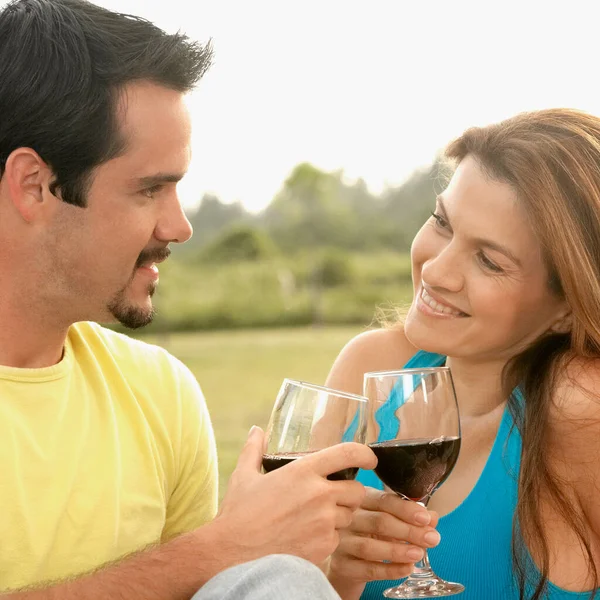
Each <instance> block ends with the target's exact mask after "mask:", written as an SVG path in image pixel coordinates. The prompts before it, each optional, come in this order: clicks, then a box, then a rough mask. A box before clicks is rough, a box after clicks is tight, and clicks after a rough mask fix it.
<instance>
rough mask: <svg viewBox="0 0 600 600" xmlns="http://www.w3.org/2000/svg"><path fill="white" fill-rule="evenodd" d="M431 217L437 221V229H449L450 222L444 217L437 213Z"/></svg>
mask: <svg viewBox="0 0 600 600" xmlns="http://www.w3.org/2000/svg"><path fill="white" fill-rule="evenodd" d="M431 216H432V217H433V218H434V219H435V224H436V226H437V227H441V228H442V229H449V226H448V221H446V219H444V217H442V215H438V214H437V213H434V212H432V213H431Z"/></svg>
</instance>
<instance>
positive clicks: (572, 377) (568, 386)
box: [551, 357, 600, 424]
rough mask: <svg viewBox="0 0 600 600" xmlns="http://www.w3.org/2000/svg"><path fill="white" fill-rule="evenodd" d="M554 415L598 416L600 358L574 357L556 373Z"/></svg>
mask: <svg viewBox="0 0 600 600" xmlns="http://www.w3.org/2000/svg"><path fill="white" fill-rule="evenodd" d="M555 381H556V386H555V389H554V398H553V400H554V401H553V403H552V410H551V415H552V416H554V417H555V418H557V419H558V420H562V419H565V420H566V422H568V421H570V420H572V419H579V418H584V419H594V418H596V419H598V422H599V424H600V359H598V358H583V357H576V358H571V359H570V360H569V361H568V362H567V363H566V365H565V366H563V368H562V369H560V371H559V372H558V373H557V375H556V379H555Z"/></svg>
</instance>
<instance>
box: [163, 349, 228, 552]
mask: <svg viewBox="0 0 600 600" xmlns="http://www.w3.org/2000/svg"><path fill="white" fill-rule="evenodd" d="M177 362H178V361H177ZM178 370H179V378H178V379H179V399H180V402H181V413H180V417H181V421H180V423H179V427H180V429H181V435H180V436H179V448H178V449H177V450H178V451H177V454H178V460H177V463H178V469H177V480H176V482H175V486H174V488H173V491H172V493H171V497H170V498H169V501H168V504H167V514H166V521H165V527H164V530H163V535H162V540H163V541H166V540H168V539H171V538H173V537H175V536H177V535H180V534H182V533H186V532H188V531H192V530H193V529H196V528H198V527H200V526H201V525H204V524H205V523H208V522H209V521H211V520H212V519H213V518H214V517H215V515H216V513H217V503H218V470H217V449H216V444H215V437H214V432H213V428H212V423H211V421H210V416H209V414H208V409H207V406H206V402H205V400H204V396H203V394H202V391H201V389H200V386H199V385H198V382H197V381H196V378H195V377H194V375H193V374H192V373H191V372H190V370H189V369H188V368H187V367H185V366H184V365H183V364H181V363H179V369H178Z"/></svg>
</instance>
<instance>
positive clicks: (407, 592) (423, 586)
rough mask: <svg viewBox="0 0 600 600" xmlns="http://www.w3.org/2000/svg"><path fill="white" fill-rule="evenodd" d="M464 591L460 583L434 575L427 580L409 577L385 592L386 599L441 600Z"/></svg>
mask: <svg viewBox="0 0 600 600" xmlns="http://www.w3.org/2000/svg"><path fill="white" fill-rule="evenodd" d="M464 591H465V586H464V585H461V584H460V583H452V582H450V581H444V580H443V579H440V578H439V577H436V576H435V575H434V576H433V577H427V578H422V579H421V578H417V577H409V578H408V579H407V580H406V581H405V582H404V583H403V584H401V585H399V586H396V587H393V588H390V589H388V590H385V592H383V595H384V596H385V597H386V598H441V597H443V596H454V595H456V594H460V593H461V592H464Z"/></svg>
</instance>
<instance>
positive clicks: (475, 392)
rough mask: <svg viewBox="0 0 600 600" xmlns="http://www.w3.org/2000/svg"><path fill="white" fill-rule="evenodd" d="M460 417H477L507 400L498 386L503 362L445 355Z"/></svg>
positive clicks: (500, 381)
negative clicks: (478, 360)
mask: <svg viewBox="0 0 600 600" xmlns="http://www.w3.org/2000/svg"><path fill="white" fill-rule="evenodd" d="M446 365H447V366H448V367H450V370H451V371H452V379H453V381H454V387H455V388H456V397H457V399H458V407H459V410H460V414H461V417H479V416H482V415H485V414H489V413H491V412H493V411H494V410H495V409H497V408H498V407H499V406H503V405H504V403H505V402H506V400H507V397H506V392H505V391H504V390H503V386H502V369H503V368H504V365H505V362H504V361H500V362H485V363H483V362H473V361H470V360H468V359H462V358H452V357H448V359H447V361H446Z"/></svg>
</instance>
